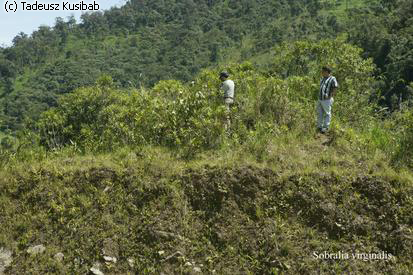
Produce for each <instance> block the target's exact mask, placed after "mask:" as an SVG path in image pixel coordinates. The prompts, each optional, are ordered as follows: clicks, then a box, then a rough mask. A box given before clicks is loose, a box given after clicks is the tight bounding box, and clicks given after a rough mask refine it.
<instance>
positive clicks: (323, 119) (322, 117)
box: [317, 98, 334, 129]
mask: <svg viewBox="0 0 413 275" xmlns="http://www.w3.org/2000/svg"><path fill="white" fill-rule="evenodd" d="M333 102H334V99H333V98H330V99H326V100H318V102H317V127H318V128H320V129H329V128H330V123H331V107H332V106H333Z"/></svg>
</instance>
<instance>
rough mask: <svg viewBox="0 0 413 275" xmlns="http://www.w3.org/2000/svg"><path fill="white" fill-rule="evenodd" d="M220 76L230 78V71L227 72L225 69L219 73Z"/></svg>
mask: <svg viewBox="0 0 413 275" xmlns="http://www.w3.org/2000/svg"><path fill="white" fill-rule="evenodd" d="M219 77H225V78H228V77H229V73H228V72H226V71H223V72H221V73H220V74H219Z"/></svg>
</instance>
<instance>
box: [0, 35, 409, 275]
mask: <svg viewBox="0 0 413 275" xmlns="http://www.w3.org/2000/svg"><path fill="white" fill-rule="evenodd" d="M325 49H328V50H325ZM274 52H275V53H277V54H276V55H275V56H274V57H273V64H272V65H271V66H268V70H266V71H262V70H261V69H257V68H256V67H254V65H252V64H251V63H243V64H234V65H229V66H227V67H226V68H225V69H227V70H229V71H230V72H231V74H232V75H233V77H234V78H233V79H234V80H235V82H236V84H237V95H236V96H237V106H236V107H235V108H234V109H233V110H232V118H233V124H232V127H231V130H230V132H229V133H227V132H225V131H224V127H223V126H224V121H225V119H224V118H225V108H224V107H223V106H222V102H221V100H222V99H221V98H222V97H221V96H222V95H219V94H218V91H217V87H218V85H219V82H218V79H217V75H218V72H219V71H220V70H222V69H223V68H222V67H218V68H216V69H215V70H204V71H203V72H201V73H200V74H199V75H198V76H197V77H196V79H195V82H194V83H189V84H184V83H181V82H179V81H161V82H159V83H158V84H157V85H155V86H154V87H153V88H152V89H145V88H142V89H120V88H118V87H116V85H114V83H113V81H112V80H111V78H110V77H108V76H103V77H101V78H100V79H99V80H98V81H97V83H96V84H95V85H93V86H89V87H84V88H80V89H77V90H76V91H75V92H74V93H71V94H67V95H64V96H62V97H61V98H60V99H59V102H58V106H57V107H56V108H53V109H50V110H49V111H47V112H45V113H43V114H42V115H41V118H40V120H39V121H38V122H37V124H36V126H35V127H33V129H32V130H27V131H25V132H20V133H19V134H20V135H21V136H20V137H19V139H15V140H13V139H10V138H9V139H7V140H4V141H5V142H3V146H2V147H1V150H2V151H1V159H0V160H1V166H2V169H1V170H0V174H1V175H0V201H1V204H0V205H1V206H2V207H1V208H0V211H1V213H0V214H1V215H0V217H1V223H2V227H1V228H0V247H6V248H7V249H9V250H11V251H12V252H13V253H12V256H13V262H12V264H11V265H10V266H9V267H8V268H7V269H6V272H8V273H10V274H16V273H17V274H24V273H87V272H88V271H89V270H90V268H91V267H92V266H94V265H95V264H96V263H97V262H100V263H102V266H101V267H100V269H101V270H102V271H104V272H105V273H109V274H110V273H113V274H119V273H128V272H130V273H138V274H153V273H160V272H164V273H188V274H191V273H195V272H196V271H199V270H200V271H201V272H203V273H207V274H208V273H211V274H212V273H217V274H240V273H250V274H279V273H281V272H283V273H288V274H297V273H300V274H301V273H304V274H311V273H316V272H321V273H374V274H380V273H381V274H408V273H409V272H411V270H412V269H413V266H412V262H411V260H410V255H411V254H412V252H413V251H412V247H413V244H412V239H413V236H412V227H413V220H412V215H411V213H412V210H413V200H412V198H413V184H412V183H413V174H412V172H411V168H412V164H413V163H411V158H410V157H411V156H412V155H413V154H412V148H413V147H412V146H411V144H412V140H413V134H412V131H411V129H413V127H411V126H412V121H413V120H412V112H410V111H408V110H406V111H404V112H400V113H395V114H393V116H391V117H388V118H386V119H385V120H383V119H382V117H381V116H380V114H381V113H380V108H379V107H378V106H377V105H376V104H375V103H374V101H372V100H373V99H374V98H373V99H372V97H371V94H372V93H373V85H371V82H373V81H374V77H373V73H374V65H373V63H372V61H371V60H366V59H363V58H362V57H361V53H362V51H361V50H360V49H358V48H357V47H354V46H352V45H349V44H346V43H344V41H343V40H342V39H337V40H323V41H320V42H318V43H314V42H308V41H307V42H305V41H301V42H296V43H289V44H284V45H281V46H279V47H278V48H276V49H275V50H274ZM303 64H304V66H303ZM324 64H328V65H330V66H332V67H333V68H334V69H335V75H336V76H337V79H338V81H339V82H340V84H341V88H340V92H339V94H338V95H337V98H336V103H335V105H334V118H333V125H332V129H331V131H330V133H329V134H328V135H325V136H324V135H317V134H316V132H315V130H314V102H315V98H314V96H315V95H316V94H317V90H318V81H319V69H320V67H321V65H324ZM360 91H363V92H360ZM6 141H7V142H6ZM38 244H43V245H44V246H45V247H46V251H45V252H44V253H42V254H38V255H30V254H28V253H27V249H28V248H29V247H32V246H34V245H38ZM324 251H327V252H328V253H338V252H339V251H340V252H342V253H349V254H350V256H349V257H350V259H348V260H345V259H344V260H337V259H330V260H329V259H316V257H315V256H314V253H316V254H317V255H318V254H322V253H323V252H324ZM57 252H62V253H63V254H64V259H63V261H57V260H56V259H55V258H54V255H55V254H56V253H57ZM351 253H364V254H367V253H370V254H371V253H376V254H379V253H386V255H389V254H391V255H392V257H390V258H391V259H389V258H387V260H386V259H384V260H383V259H380V260H373V259H364V260H363V259H351V257H352V255H351ZM109 254H110V255H109ZM105 256H111V257H116V259H117V262H116V263H114V262H113V261H112V262H108V261H107V260H106V259H105V258H104V257H105ZM366 257H367V256H366ZM105 262H106V264H104V263H105Z"/></svg>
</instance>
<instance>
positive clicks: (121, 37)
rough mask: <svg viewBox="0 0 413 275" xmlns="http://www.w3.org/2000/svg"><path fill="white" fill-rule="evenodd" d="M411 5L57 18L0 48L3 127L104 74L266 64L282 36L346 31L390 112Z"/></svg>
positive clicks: (146, 75)
mask: <svg viewBox="0 0 413 275" xmlns="http://www.w3.org/2000/svg"><path fill="white" fill-rule="evenodd" d="M411 13H412V3H411V1H407V0H398V1H384V0H383V1H378V0H377V1H364V2H361V1H350V0H349V1H344V0H343V1H319V0H308V1H298V0H288V1H286V0H284V1H272V0H266V1H249V0H248V1H213V0H199V1H193V0H188V1H162V2H159V1H138V0H136V1H129V2H127V3H126V4H125V5H124V6H123V7H121V8H112V9H111V10H109V11H105V12H96V13H91V14H85V15H83V16H82V19H81V21H80V22H76V21H75V20H74V19H73V18H71V19H70V18H69V19H67V20H64V19H61V18H57V19H56V23H55V25H54V26H52V27H48V26H41V27H39V29H38V30H37V31H35V32H34V33H33V34H31V35H27V34H23V33H20V34H18V35H16V37H15V38H14V40H13V46H11V47H8V48H3V49H0V76H1V77H0V127H1V130H2V131H5V130H6V129H10V130H12V131H14V130H16V129H20V128H21V127H22V125H23V122H24V121H25V120H28V121H29V122H30V120H33V119H37V118H38V116H39V114H40V113H41V112H42V111H44V110H46V109H47V108H48V107H50V106H55V105H56V100H57V97H58V96H59V95H61V94H66V93H69V92H72V91H73V90H74V89H75V88H78V87H82V86H85V85H90V84H93V83H94V81H95V80H96V79H97V78H98V77H99V76H100V75H101V74H103V73H105V74H108V75H110V76H112V78H113V79H114V81H115V84H116V85H117V86H119V87H134V88H137V87H140V86H145V87H150V86H152V85H153V84H154V83H156V82H157V81H158V80H160V79H178V80H183V81H189V80H191V79H193V77H194V76H195V75H196V74H197V73H198V72H199V70H200V69H202V68H206V67H210V66H214V65H216V64H225V63H227V62H229V61H233V62H239V61H245V60H253V61H255V62H257V63H259V64H260V65H264V64H263V63H266V62H265V61H266V60H268V58H267V57H268V53H269V52H270V51H271V49H272V48H273V47H274V46H276V45H278V44H279V43H281V42H283V41H295V40H303V39H310V40H317V39H320V38H333V37H336V36H338V35H342V34H346V35H347V41H348V42H350V43H353V44H355V45H358V46H360V47H361V48H363V50H364V53H365V57H372V58H373V59H374V62H375V63H376V64H377V66H378V70H377V71H376V74H377V76H378V80H379V81H377V82H376V83H375V84H374V85H375V87H376V91H377V92H376V93H375V94H374V96H375V97H376V98H377V99H379V100H380V103H381V104H382V105H383V106H385V107H389V108H390V109H391V110H393V109H395V108H399V107H400V103H401V102H404V101H406V100H408V99H410V98H411V93H412V91H411V90H412V89H411V87H410V88H409V83H410V82H412V80H413V77H412V66H413V65H412V64H413V61H412V32H413V31H412V27H411V25H412V24H411V22H410V21H411V16H410V14H411Z"/></svg>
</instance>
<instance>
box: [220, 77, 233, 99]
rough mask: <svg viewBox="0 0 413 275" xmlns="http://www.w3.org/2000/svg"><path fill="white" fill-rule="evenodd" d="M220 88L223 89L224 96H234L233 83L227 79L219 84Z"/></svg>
mask: <svg viewBox="0 0 413 275" xmlns="http://www.w3.org/2000/svg"><path fill="white" fill-rule="evenodd" d="M221 89H222V90H224V97H230V98H234V91H235V83H234V81H232V80H230V79H227V80H225V81H224V82H222V84H221Z"/></svg>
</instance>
